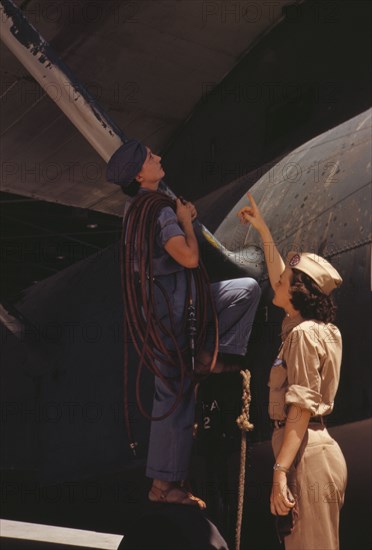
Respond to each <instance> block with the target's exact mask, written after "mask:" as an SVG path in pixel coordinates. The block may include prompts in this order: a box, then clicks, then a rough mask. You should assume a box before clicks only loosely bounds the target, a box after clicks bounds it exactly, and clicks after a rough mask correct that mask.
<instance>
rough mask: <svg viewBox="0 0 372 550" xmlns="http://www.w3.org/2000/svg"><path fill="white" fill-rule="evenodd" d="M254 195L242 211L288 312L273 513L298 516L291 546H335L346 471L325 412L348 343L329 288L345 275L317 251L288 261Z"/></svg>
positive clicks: (278, 394)
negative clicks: (337, 320)
mask: <svg viewBox="0 0 372 550" xmlns="http://www.w3.org/2000/svg"><path fill="white" fill-rule="evenodd" d="M248 198H249V200H250V202H251V205H252V206H247V207H244V208H242V209H241V210H240V211H239V214H238V216H239V217H240V220H241V221H242V223H251V224H252V225H253V226H254V227H255V228H256V229H257V231H258V232H259V234H260V236H261V238H262V241H263V243H264V250H265V258H266V263H267V268H268V273H269V278H270V283H271V286H272V288H273V289H274V291H275V296H274V299H273V303H274V304H275V305H277V306H279V307H281V308H283V309H284V310H285V312H286V314H287V315H286V318H285V320H284V321H283V327H282V345H281V347H280V350H279V353H278V356H277V358H276V360H275V362H274V365H273V367H272V369H271V373H270V381H269V387H270V398H269V414H270V417H271V419H272V421H273V424H274V432H273V437H272V445H273V451H274V455H275V460H276V462H275V464H274V468H273V469H274V473H273V485H272V491H271V497H270V508H271V512H272V514H274V515H276V516H277V517H278V518H280V517H281V518H282V519H283V518H285V517H286V516H288V514H291V515H292V522H291V524H292V525H291V529H290V530H288V531H287V533H289V534H287V536H285V538H284V542H285V548H286V550H337V549H338V548H339V536H338V531H339V514H340V509H341V507H342V504H343V500H344V494H345V487H346V481H347V469H346V463H345V459H344V456H343V454H342V452H341V449H340V447H339V446H338V444H337V443H336V441H335V440H334V439H333V438H332V437H331V436H330V435H329V433H328V431H327V429H326V427H325V424H324V420H323V417H324V416H326V415H327V414H329V413H331V412H332V410H333V405H334V398H335V394H336V391H337V387H338V383H339V377H340V365H341V353H342V341H341V334H340V332H339V330H338V328H337V327H336V326H335V325H333V324H332V322H331V321H333V318H334V313H335V307H334V305H333V302H332V299H331V297H330V293H331V292H332V290H333V289H334V288H336V287H337V286H339V285H340V284H341V282H342V279H341V277H340V275H339V274H338V272H337V271H336V270H335V269H334V268H333V267H332V266H331V264H330V263H329V262H327V261H326V260H325V259H324V258H321V257H320V256H317V255H315V254H309V253H296V252H290V253H289V254H288V256H287V262H286V264H285V263H284V261H283V259H282V258H281V256H280V254H279V252H278V250H277V248H276V246H275V244H274V242H273V239H272V236H271V233H270V230H269V229H268V227H267V225H266V223H265V221H264V219H263V218H262V216H261V214H260V211H259V209H258V208H257V205H256V203H255V201H254V199H253V197H252V195H251V194H250V193H248Z"/></svg>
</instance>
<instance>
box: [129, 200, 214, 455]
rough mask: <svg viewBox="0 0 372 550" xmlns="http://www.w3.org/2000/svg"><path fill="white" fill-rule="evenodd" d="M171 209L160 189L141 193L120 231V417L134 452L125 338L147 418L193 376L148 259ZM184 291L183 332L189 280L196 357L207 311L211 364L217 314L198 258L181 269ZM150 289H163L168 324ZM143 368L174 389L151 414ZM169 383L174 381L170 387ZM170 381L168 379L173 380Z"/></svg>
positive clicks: (187, 351) (204, 334)
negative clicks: (165, 369)
mask: <svg viewBox="0 0 372 550" xmlns="http://www.w3.org/2000/svg"><path fill="white" fill-rule="evenodd" d="M165 207H171V208H172V209H173V210H174V211H176V203H175V201H174V200H173V199H171V198H170V197H168V196H166V195H164V194H163V193H159V192H151V191H149V192H146V193H141V194H139V195H137V196H136V198H135V199H134V200H133V202H132V204H131V205H130V206H129V208H128V211H127V213H126V215H125V217H124V220H123V230H122V237H121V246H120V266H121V285H122V294H123V306H124V323H123V325H124V326H123V335H124V418H125V424H126V428H127V432H128V437H129V442H130V443H129V444H130V447H131V449H132V451H133V452H134V454H135V449H136V446H137V442H135V441H134V438H133V434H132V430H131V426H130V418H129V410H128V379H129V371H128V369H129V364H128V363H129V361H128V338H129V336H130V339H131V342H132V343H133V345H134V347H135V349H136V351H137V354H138V356H139V363H138V366H137V374H136V402H137V406H138V408H139V410H140V412H141V413H142V415H143V416H145V417H146V418H147V419H149V420H163V419H164V418H166V417H167V416H169V415H170V414H172V412H173V411H174V410H175V409H176V407H177V406H178V404H179V402H180V401H181V399H182V398H183V390H184V384H185V379H186V377H191V378H192V377H193V372H192V369H191V366H190V365H189V364H188V363H189V362H188V361H187V358H189V357H190V356H191V354H190V349H189V346H188V345H187V346H186V347H183V348H181V347H180V346H179V344H178V342H177V339H176V336H175V334H176V331H175V323H174V319H173V312H172V307H171V304H170V302H169V299H168V296H167V293H166V291H165V289H164V288H163V287H162V285H161V283H160V281H159V280H157V278H156V274H154V265H153V258H154V252H155V244H156V231H157V220H158V217H159V214H160V211H161V210H162V209H163V208H165ZM186 273H187V281H188V292H187V293H186V296H185V306H184V310H183V311H184V316H183V326H184V330H185V332H186V329H187V327H186V325H187V311H188V307H189V306H190V300H191V301H192V290H191V289H192V282H193V283H194V287H195V304H196V312H195V315H196V320H194V321H193V322H196V325H197V332H196V333H195V331H194V336H193V337H194V340H195V341H194V346H195V350H194V352H195V355H197V354H198V352H199V351H200V350H201V349H203V347H204V344H205V341H206V337H207V329H208V311H212V321H213V323H214V332H215V349H214V353H213V359H212V363H211V367H210V368H211V369H212V368H213V367H214V364H215V362H216V358H217V350H218V321H217V313H216V310H215V307H214V302H213V298H212V294H211V288H210V283H209V278H208V275H207V272H206V270H205V267H204V266H203V264H202V262H200V263H199V266H198V267H197V268H195V269H186ZM155 287H157V288H158V290H159V291H160V292H161V293H162V295H163V297H164V300H165V303H166V304H167V308H168V319H169V320H170V328H169V326H166V325H165V324H164V323H163V322H162V321H161V319H160V318H159V317H158V315H157V311H156V307H155V303H154V297H155ZM164 337H168V338H169V339H170V340H171V342H172V348H173V349H172V351H170V350H169V349H168V348H167V347H166V346H165V344H164ZM157 361H158V362H161V363H162V364H163V365H166V366H170V367H174V372H175V373H176V374H175V376H173V377H167V376H165V375H164V374H163V373H162V371H161V370H160V368H159V367H158V365H157V364H156V363H157ZM144 366H145V367H146V368H147V369H149V370H150V372H151V373H152V374H153V375H154V376H158V377H159V378H160V379H161V381H162V382H163V383H164V384H165V385H166V386H167V387H168V388H169V389H170V390H171V391H172V392H173V393H174V396H175V397H174V402H173V404H172V405H171V407H170V408H169V410H168V411H167V412H166V413H164V414H163V415H162V416H158V417H152V416H151V415H150V414H149V413H148V412H147V411H146V410H145V408H144V406H143V404H142V401H141V395H140V386H141V375H142V369H143V367H144ZM174 381H177V384H176V386H177V388H178V389H177V390H175V389H174V388H175V384H174ZM172 382H173V383H172Z"/></svg>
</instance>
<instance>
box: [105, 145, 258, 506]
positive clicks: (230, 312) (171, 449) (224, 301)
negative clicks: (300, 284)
mask: <svg viewBox="0 0 372 550" xmlns="http://www.w3.org/2000/svg"><path fill="white" fill-rule="evenodd" d="M160 161H161V158H160V156H158V155H155V154H154V153H153V152H152V151H151V150H150V149H149V148H148V147H145V146H144V145H143V144H142V143H141V142H139V141H136V140H130V141H128V142H127V143H125V144H124V145H122V146H121V147H120V148H119V149H118V150H117V151H116V152H115V153H114V155H113V156H112V157H111V159H110V161H109V163H108V167H107V179H108V181H111V182H113V183H117V184H120V185H121V186H122V188H123V191H124V192H125V193H126V194H128V195H130V196H131V197H135V196H137V195H138V194H139V193H140V194H142V193H148V192H160V191H158V186H159V183H160V181H161V180H162V178H163V177H164V170H163V168H162V166H161V162H160ZM133 200H134V199H133V198H130V199H129V200H128V201H127V203H126V210H125V212H124V216H125V213H126V211H127V210H128V208H129V205H130V204H131V202H132V201H133ZM196 216H197V212H196V208H195V206H194V205H193V204H191V203H190V202H188V203H186V204H184V203H183V202H182V201H181V200H180V199H177V200H176V212H174V210H173V209H172V208H170V207H164V208H163V209H161V211H160V214H159V216H158V220H157V227H156V243H155V251H154V257H153V267H154V275H155V277H156V278H157V279H158V281H159V282H160V283H161V286H162V287H163V289H165V291H166V294H167V299H168V301H169V303H170V306H171V307H170V309H171V311H172V316H173V328H174V330H175V332H176V334H175V336H176V339H177V342H178V344H179V345H180V346H182V345H184V344H185V342H186V335H185V334H184V328H183V323H182V320H183V313H184V305H185V297H186V295H187V276H186V270H187V269H188V268H195V267H197V266H198V263H199V246H198V241H197V239H196V236H195V233H194V229H193V225H192V222H193V220H194V219H195V218H196ZM156 289H157V285H156V286H155V300H154V302H155V306H156V310H157V315H158V317H160V318H161V320H162V322H163V323H167V321H168V323H169V327H170V321H169V309H168V308H169V306H168V304H167V303H166V300H165V299H164V296H163V295H162V294H161V293H160V292H159V291H157V290H156ZM211 289H212V295H213V297H214V301H215V307H216V311H217V316H218V322H219V352H221V354H223V357H224V358H225V360H226V359H228V358H229V356H230V357H232V358H234V357H235V356H244V355H245V353H246V350H247V345H248V340H249V337H250V333H251V329H252V324H253V320H254V316H255V312H256V309H257V306H258V302H259V298H260V289H259V286H258V284H257V282H256V281H255V280H254V279H251V278H248V277H246V278H240V279H235V280H231V281H222V282H218V283H213V284H212V285H211ZM164 342H165V344H166V346H167V348H169V349H172V341H171V340H170V339H169V338H167V337H165V336H164ZM221 356H222V355H221ZM210 358H211V351H210V350H207V349H206V350H205V351H204V352H203V353H202V356H201V357H199V359H200V360H201V362H202V363H208V362H209V361H210ZM219 366H220V367H221V361H220V362H219ZM158 367H159V368H160V369H161V371H162V374H164V375H165V376H172V375H173V376H174V375H175V373H174V372H170V370H171V367H169V366H166V365H161V364H158ZM175 384H176V382H175ZM173 402H174V393H173V392H171V391H170V390H169V388H168V387H166V385H165V384H164V383H163V382H162V381H161V380H160V378H158V377H156V379H155V395H154V403H153V410H152V416H153V417H158V416H161V415H163V414H165V412H166V411H168V410H169V409H170V407H171V406H172V404H173ZM194 409H195V397H194V391H193V383H192V381H191V379H189V378H187V379H186V382H185V384H184V392H183V396H182V400H181V401H180V403H179V405H178V407H177V408H176V410H174V411H173V413H172V414H170V415H169V416H168V417H166V418H165V419H164V420H161V421H153V422H152V423H151V433H150V442H149V451H148V457H147V469H146V475H147V476H148V477H150V478H152V479H153V484H152V487H151V489H150V492H149V499H150V500H151V501H153V502H164V503H174V504H185V505H196V506H199V507H200V508H205V506H206V505H205V502H204V501H202V500H201V499H199V498H197V497H196V496H194V495H192V494H191V493H190V492H188V491H186V490H185V488H184V487H183V481H184V480H186V479H187V477H188V468H189V461H190V455H191V447H192V430H193V423H194Z"/></svg>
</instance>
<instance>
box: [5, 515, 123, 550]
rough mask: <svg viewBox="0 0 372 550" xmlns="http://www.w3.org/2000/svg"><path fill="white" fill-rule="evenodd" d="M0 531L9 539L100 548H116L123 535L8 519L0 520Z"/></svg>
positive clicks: (106, 549) (105, 549) (112, 549)
mask: <svg viewBox="0 0 372 550" xmlns="http://www.w3.org/2000/svg"><path fill="white" fill-rule="evenodd" d="M0 533H1V536H2V537H7V538H11V539H23V540H33V541H40V542H52V543H59V544H67V545H73V546H81V547H82V548H99V549H100V550H101V549H104V550H116V549H117V547H118V546H119V544H120V542H121V541H122V539H123V535H112V534H110V533H97V532H95V531H85V530H82V529H70V528H68V527H57V526H54V525H41V524H38V523H25V522H23V521H13V520H8V519H1V520H0Z"/></svg>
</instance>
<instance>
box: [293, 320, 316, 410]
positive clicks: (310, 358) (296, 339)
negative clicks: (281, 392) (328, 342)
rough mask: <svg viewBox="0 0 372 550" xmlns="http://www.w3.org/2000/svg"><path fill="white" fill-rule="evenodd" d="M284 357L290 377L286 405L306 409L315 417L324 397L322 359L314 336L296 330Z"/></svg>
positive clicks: (304, 331)
mask: <svg viewBox="0 0 372 550" xmlns="http://www.w3.org/2000/svg"><path fill="white" fill-rule="evenodd" d="M284 356H285V362H286V365H287V377H288V390H287V392H286V395H285V403H286V405H297V406H298V407H300V408H301V409H306V410H308V411H310V413H311V415H312V416H314V415H315V414H317V412H318V408H319V405H320V403H321V402H322V395H321V393H320V385H321V379H320V373H319V368H320V357H319V353H318V347H317V344H316V342H315V341H314V339H313V338H312V334H311V333H309V332H307V331H306V330H301V329H299V330H296V329H294V330H293V331H292V333H291V334H290V336H289V337H288V344H287V346H286V350H285V352H284Z"/></svg>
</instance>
